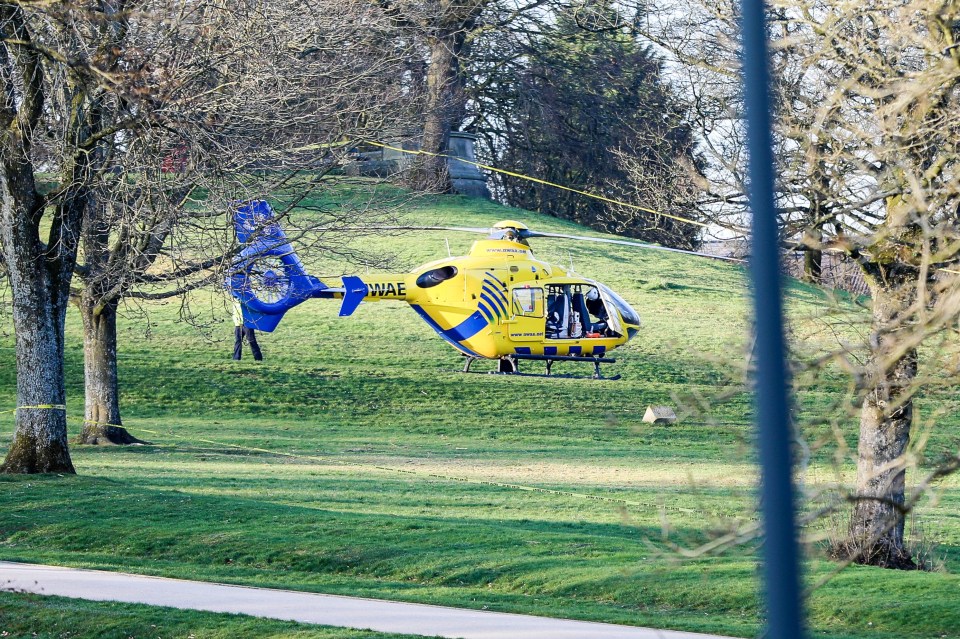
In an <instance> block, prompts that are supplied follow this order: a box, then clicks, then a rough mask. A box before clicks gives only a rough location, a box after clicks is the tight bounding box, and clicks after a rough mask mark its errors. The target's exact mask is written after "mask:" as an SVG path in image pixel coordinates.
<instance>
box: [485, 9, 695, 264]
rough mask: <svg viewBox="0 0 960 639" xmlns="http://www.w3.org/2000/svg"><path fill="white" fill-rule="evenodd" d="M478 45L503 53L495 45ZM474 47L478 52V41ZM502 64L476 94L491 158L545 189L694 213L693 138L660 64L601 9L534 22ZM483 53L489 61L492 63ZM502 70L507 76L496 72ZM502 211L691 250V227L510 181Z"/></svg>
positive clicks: (502, 187)
mask: <svg viewBox="0 0 960 639" xmlns="http://www.w3.org/2000/svg"><path fill="white" fill-rule="evenodd" d="M498 44H499V45H500V46H497V45H496V44H492V43H490V44H488V46H491V50H496V56H497V57H499V58H500V59H501V60H502V59H503V57H504V50H503V41H502V40H501V42H500V43H498ZM478 46H480V45H478ZM523 49H524V51H523V54H522V55H517V56H515V58H514V62H513V64H512V65H508V66H507V67H504V66H503V65H500V66H499V68H498V70H496V71H491V74H496V73H500V74H501V77H500V78H499V79H498V81H494V82H485V83H484V84H483V86H484V87H485V91H482V92H477V93H476V94H475V96H474V97H475V104H476V107H477V109H478V110H479V111H480V114H479V115H480V117H479V118H478V119H477V121H476V123H475V125H474V126H475V128H476V129H477V131H478V132H479V133H481V134H483V135H484V137H485V140H486V142H487V149H486V150H487V152H488V153H490V154H491V155H492V156H493V160H494V161H495V162H496V163H498V164H500V165H501V166H504V167H509V168H511V169H512V170H514V171H517V172H520V173H524V174H526V175H530V176H534V177H537V178H540V179H543V180H546V181H549V182H554V183H557V184H562V185H565V186H570V187H573V188H576V189H580V190H585V191H589V192H592V193H596V194H598V195H602V196H605V197H607V198H610V199H617V200H624V201H627V202H629V203H632V204H636V205H640V206H643V207H645V208H650V209H654V210H657V211H660V212H664V213H668V214H673V215H678V216H680V217H685V218H690V217H697V215H698V214H697V212H696V210H695V208H694V202H695V201H696V194H697V193H696V189H695V188H694V187H693V180H692V178H691V177H690V174H691V173H692V171H693V170H695V169H696V165H697V161H696V157H695V152H694V141H693V137H692V135H691V131H690V128H689V127H688V126H686V125H685V123H684V115H685V114H684V110H683V108H682V107H681V104H680V102H679V100H678V99H677V98H676V96H674V95H673V94H672V92H671V90H670V87H669V86H668V85H667V84H666V83H665V82H664V81H663V79H662V74H661V71H662V69H661V67H662V62H661V61H660V60H659V59H658V58H657V57H656V56H655V55H653V53H652V52H651V51H650V49H649V48H648V47H647V46H645V45H643V44H642V43H640V42H639V41H638V40H637V38H636V37H635V35H634V33H633V31H632V29H631V27H630V25H629V24H628V23H626V22H625V21H624V20H623V19H622V18H621V16H620V15H619V14H617V13H616V11H615V10H614V9H612V8H610V7H609V6H606V7H599V8H594V9H593V10H592V12H591V14H590V15H586V14H585V13H584V11H583V10H582V9H581V10H580V12H579V13H570V12H568V13H563V14H559V15H558V16H557V19H556V20H555V21H554V22H553V24H551V25H541V26H540V28H539V29H538V31H537V33H536V34H535V35H534V36H533V37H532V38H531V39H530V40H529V41H528V43H527V44H525V45H523ZM493 57H494V56H493V55H491V58H493ZM504 69H508V70H504ZM495 179H496V180H497V184H496V186H498V187H499V188H498V191H499V194H500V195H501V197H503V199H505V200H506V202H507V203H509V204H511V205H514V206H520V207H524V208H529V209H534V210H538V211H541V212H544V213H548V214H550V215H554V216H556V217H561V218H564V219H569V220H573V221H575V222H578V223H581V224H585V225H588V226H590V227H593V228H596V229H598V230H605V231H612V232H616V233H620V234H624V235H630V236H633V237H638V238H642V239H645V240H648V241H655V242H659V243H663V244H666V245H670V246H680V247H685V248H689V247H695V246H697V245H698V244H699V241H700V238H699V231H700V227H698V226H696V225H690V224H684V223H681V222H678V221H676V220H673V219H670V218H667V217H664V216H658V215H651V214H650V213H647V212H643V211H639V210H637V209H633V208H629V207H621V206H617V205H614V204H611V203H608V202H603V201H600V200H596V199H592V198H588V197H585V196H583V195H579V194H576V193H572V192H568V191H564V190H562V189H557V188H555V187H550V186H547V185H543V184H538V183H534V182H530V181H528V180H523V179H521V178H514V177H510V176H495Z"/></svg>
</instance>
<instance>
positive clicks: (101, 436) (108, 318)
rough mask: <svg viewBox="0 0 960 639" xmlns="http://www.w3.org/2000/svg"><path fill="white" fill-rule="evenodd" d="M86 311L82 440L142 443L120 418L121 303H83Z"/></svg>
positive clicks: (108, 442)
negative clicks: (128, 430)
mask: <svg viewBox="0 0 960 639" xmlns="http://www.w3.org/2000/svg"><path fill="white" fill-rule="evenodd" d="M79 306H80V312H81V314H82V315H83V379H84V390H85V392H86V400H85V406H84V421H83V430H82V431H81V432H80V436H79V437H78V438H77V443H79V444H94V445H96V444H142V443H144V442H142V441H140V440H139V439H137V438H136V437H134V436H133V435H131V434H130V433H129V432H127V430H126V429H125V428H124V427H123V424H122V422H121V420H120V387H119V383H118V378H117V303H116V302H111V303H108V304H102V305H98V304H96V303H95V302H93V301H90V300H88V299H83V300H82V301H81V302H80V304H79Z"/></svg>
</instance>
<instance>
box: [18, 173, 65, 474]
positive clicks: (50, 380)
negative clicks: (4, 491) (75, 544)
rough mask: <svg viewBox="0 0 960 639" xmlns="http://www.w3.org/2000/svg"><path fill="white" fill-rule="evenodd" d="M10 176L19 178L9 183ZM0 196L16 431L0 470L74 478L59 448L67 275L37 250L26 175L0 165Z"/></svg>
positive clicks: (29, 176) (29, 180)
mask: <svg viewBox="0 0 960 639" xmlns="http://www.w3.org/2000/svg"><path fill="white" fill-rule="evenodd" d="M11 174H14V175H16V177H17V178H19V179H16V180H10V179H9V178H8V176H10V175H11ZM0 198H2V201H0V250H2V251H3V253H4V261H5V262H6V269H7V277H8V279H9V281H10V289H11V292H12V295H13V330H14V334H15V339H16V358H17V416H16V430H15V432H14V436H13V442H12V443H11V445H10V448H9V450H8V451H7V457H6V459H5V460H4V462H3V465H2V466H0V472H3V473H74V472H75V471H74V468H73V463H72V462H71V460H70V453H69V451H68V449H67V413H66V407H65V406H64V402H65V399H66V387H65V383H64V374H63V340H64V321H65V319H66V307H67V300H68V299H69V282H70V273H69V272H64V271H63V270H62V269H63V268H64V264H63V262H61V261H60V260H59V259H54V258H53V257H52V256H51V255H50V252H45V251H44V248H45V247H43V245H42V244H41V243H40V242H39V240H38V238H37V236H36V231H35V229H34V228H33V225H32V224H31V223H30V219H29V216H28V211H30V210H31V208H32V207H31V206H30V205H32V203H33V202H34V200H35V189H34V188H33V179H32V174H27V172H26V171H23V172H18V171H15V170H11V169H10V167H9V165H7V167H6V170H5V171H4V174H3V175H2V176H0ZM60 239H62V240H63V242H62V245H61V246H59V247H58V249H59V250H66V251H68V252H69V247H70V245H71V243H72V244H73V246H74V247H75V246H76V243H75V239H74V238H69V237H62V236H61V238H60ZM70 268H71V269H72V268H73V265H72V263H70ZM64 280H66V281H64Z"/></svg>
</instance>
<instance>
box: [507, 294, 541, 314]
mask: <svg viewBox="0 0 960 639" xmlns="http://www.w3.org/2000/svg"><path fill="white" fill-rule="evenodd" d="M513 313H514V315H523V316H525V317H543V289H542V288H518V289H514V291H513Z"/></svg>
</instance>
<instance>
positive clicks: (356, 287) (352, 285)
mask: <svg viewBox="0 0 960 639" xmlns="http://www.w3.org/2000/svg"><path fill="white" fill-rule="evenodd" d="M369 292H370V289H369V287H368V286H367V285H366V284H365V283H364V281H363V280H361V279H360V278H359V277H356V276H355V275H348V276H346V277H344V278H343V303H342V304H341V305H340V317H347V316H348V315H353V312H354V311H355V310H357V307H358V306H360V302H362V301H363V298H365V297H366V296H367V295H368V294H369Z"/></svg>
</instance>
